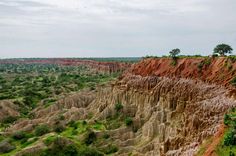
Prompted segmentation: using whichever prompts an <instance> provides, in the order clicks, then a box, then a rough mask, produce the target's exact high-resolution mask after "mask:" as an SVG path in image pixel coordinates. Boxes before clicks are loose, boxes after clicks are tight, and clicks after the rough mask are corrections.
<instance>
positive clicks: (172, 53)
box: [169, 48, 180, 58]
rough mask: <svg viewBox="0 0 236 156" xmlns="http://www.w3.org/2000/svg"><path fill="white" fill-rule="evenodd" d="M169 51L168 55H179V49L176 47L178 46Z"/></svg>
mask: <svg viewBox="0 0 236 156" xmlns="http://www.w3.org/2000/svg"><path fill="white" fill-rule="evenodd" d="M169 53H170V57H172V58H177V55H179V53H180V49H178V48H176V49H173V50H171V51H170V52H169Z"/></svg>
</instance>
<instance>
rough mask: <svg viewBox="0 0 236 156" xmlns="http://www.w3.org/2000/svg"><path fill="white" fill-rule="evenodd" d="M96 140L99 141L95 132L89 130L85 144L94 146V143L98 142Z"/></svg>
mask: <svg viewBox="0 0 236 156" xmlns="http://www.w3.org/2000/svg"><path fill="white" fill-rule="evenodd" d="M96 139H97V136H96V134H95V133H94V132H93V131H91V130H89V132H88V133H87V134H86V136H85V139H84V143H85V144H86V145H90V144H92V143H93V142H94V141H96Z"/></svg>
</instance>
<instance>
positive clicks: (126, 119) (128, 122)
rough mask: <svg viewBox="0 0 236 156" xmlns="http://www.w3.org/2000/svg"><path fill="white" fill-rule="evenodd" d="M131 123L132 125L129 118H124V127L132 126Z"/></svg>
mask: <svg viewBox="0 0 236 156" xmlns="http://www.w3.org/2000/svg"><path fill="white" fill-rule="evenodd" d="M132 123H133V120H132V118H131V117H126V118H125V124H126V126H130V125H132Z"/></svg>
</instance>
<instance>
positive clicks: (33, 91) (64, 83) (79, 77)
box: [0, 64, 119, 117]
mask: <svg viewBox="0 0 236 156" xmlns="http://www.w3.org/2000/svg"><path fill="white" fill-rule="evenodd" d="M0 75H1V77H0V82H1V83H0V100H5V99H12V100H14V101H15V102H14V103H15V104H16V105H19V107H20V108H21V110H20V111H21V114H22V117H28V116H27V115H28V114H29V112H30V111H31V110H32V109H34V108H36V107H37V106H38V105H39V103H40V102H42V103H43V105H44V106H45V107H48V106H50V105H53V104H54V103H55V102H56V101H57V100H58V98H60V95H62V94H71V93H73V92H77V91H80V90H81V89H84V88H90V89H91V90H94V89H95V88H96V85H97V84H102V83H104V82H107V81H110V80H113V79H114V78H116V77H117V76H119V73H111V74H109V73H102V72H99V71H94V70H92V69H91V68H89V67H86V66H82V65H81V66H59V65H50V64H0Z"/></svg>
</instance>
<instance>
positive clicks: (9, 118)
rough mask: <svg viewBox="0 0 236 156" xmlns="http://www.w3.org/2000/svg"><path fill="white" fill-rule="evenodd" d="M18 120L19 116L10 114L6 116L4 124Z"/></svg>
mask: <svg viewBox="0 0 236 156" xmlns="http://www.w3.org/2000/svg"><path fill="white" fill-rule="evenodd" d="M16 120H17V117H15V116H8V117H6V118H4V119H3V121H2V122H3V123H4V124H11V123H13V122H15V121H16Z"/></svg>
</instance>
